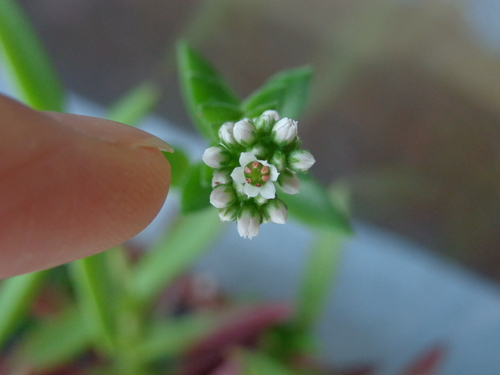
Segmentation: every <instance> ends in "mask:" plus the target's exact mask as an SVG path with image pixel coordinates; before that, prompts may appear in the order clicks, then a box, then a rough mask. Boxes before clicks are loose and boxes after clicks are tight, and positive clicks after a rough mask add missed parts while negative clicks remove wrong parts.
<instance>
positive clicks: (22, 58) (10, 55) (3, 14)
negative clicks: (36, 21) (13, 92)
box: [0, 0, 64, 112]
mask: <svg viewBox="0 0 500 375" xmlns="http://www.w3.org/2000/svg"><path fill="white" fill-rule="evenodd" d="M0 47H2V48H1V50H2V52H3V53H2V55H3V56H4V61H5V62H6V65H7V68H8V69H9V71H10V73H11V76H12V78H14V83H15V85H16V86H17V89H18V90H19V92H20V94H21V98H22V100H23V101H25V102H26V103H27V104H28V105H30V106H31V107H33V108H35V109H39V110H48V111H59V112H60V111H62V110H63V109H64V93H63V90H62V84H61V82H60V81H59V78H58V76H57V74H56V71H55V69H54V68H53V66H52V64H51V62H50V59H49V57H48V55H47V53H46V52H45V50H44V48H43V46H42V44H41V43H40V40H39V39H38V37H37V35H36V33H35V31H34V30H33V28H32V27H31V25H30V22H29V20H28V18H27V17H26V15H25V14H24V12H23V10H22V8H21V7H20V6H19V5H18V4H17V1H15V0H1V1H0Z"/></svg>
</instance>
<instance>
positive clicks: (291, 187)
mask: <svg viewBox="0 0 500 375" xmlns="http://www.w3.org/2000/svg"><path fill="white" fill-rule="evenodd" d="M278 185H279V186H280V188H281V190H283V191H284V192H285V193H287V194H297V193H298V192H300V180H299V178H298V177H297V174H296V173H295V172H292V171H290V170H286V171H285V172H283V173H281V175H280V176H279V178H278Z"/></svg>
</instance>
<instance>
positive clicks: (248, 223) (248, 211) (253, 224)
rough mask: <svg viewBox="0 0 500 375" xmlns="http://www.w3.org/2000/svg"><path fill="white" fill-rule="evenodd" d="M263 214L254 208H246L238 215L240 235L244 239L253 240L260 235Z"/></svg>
mask: <svg viewBox="0 0 500 375" xmlns="http://www.w3.org/2000/svg"><path fill="white" fill-rule="evenodd" d="M261 222H262V216H261V214H260V213H259V212H258V211H257V210H256V209H255V208H253V207H250V206H248V207H244V208H242V209H241V213H240V214H239V215H238V233H239V234H240V236H241V237H243V238H247V237H248V238H249V239H252V237H255V236H256V235H258V234H259V226H260V223H261Z"/></svg>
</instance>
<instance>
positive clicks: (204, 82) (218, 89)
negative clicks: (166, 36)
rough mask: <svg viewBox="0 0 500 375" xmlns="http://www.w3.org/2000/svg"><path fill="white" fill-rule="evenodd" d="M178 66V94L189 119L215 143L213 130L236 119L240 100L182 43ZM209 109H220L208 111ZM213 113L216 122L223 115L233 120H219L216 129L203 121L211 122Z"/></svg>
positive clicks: (178, 46) (219, 76) (214, 71)
mask: <svg viewBox="0 0 500 375" xmlns="http://www.w3.org/2000/svg"><path fill="white" fill-rule="evenodd" d="M177 64H178V69H179V76H180V85H181V90H182V93H183V96H184V101H185V103H186V106H187V109H188V111H189V114H190V115H191V118H192V119H193V121H194V122H195V124H196V125H197V126H198V129H199V130H200V132H201V133H202V134H203V135H204V136H205V137H207V138H208V139H209V140H216V135H217V134H216V132H214V128H215V127H219V126H220V125H221V124H222V123H223V122H224V121H230V120H232V119H238V118H235V117H234V116H235V114H236V113H237V108H238V107H239V104H240V101H239V99H238V98H237V96H236V95H235V94H234V93H233V92H232V90H231V89H230V88H229V86H228V85H227V84H226V82H225V81H224V80H223V78H222V76H221V75H220V74H219V73H218V72H217V71H216V70H215V69H214V68H213V67H212V66H211V65H210V63H208V62H207V61H205V60H204V59H203V57H202V56H201V55H199V54H198V53H197V52H196V51H195V50H193V49H192V48H191V47H189V46H188V45H187V43H185V42H179V43H178V44H177ZM210 106H212V107H217V108H219V109H217V110H216V111H213V110H207V108H209V107H210ZM231 108H232V109H231ZM213 112H215V114H216V115H217V116H216V117H217V118H218V119H220V117H221V116H220V115H221V114H226V113H228V114H231V113H232V118H228V119H223V120H220V123H219V124H218V125H217V124H214V122H213V121H212V120H210V119H208V118H206V117H205V116H209V118H210V115H211V114H213ZM218 121H219V120H218Z"/></svg>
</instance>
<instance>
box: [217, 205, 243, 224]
mask: <svg viewBox="0 0 500 375" xmlns="http://www.w3.org/2000/svg"><path fill="white" fill-rule="evenodd" d="M238 209H239V207H238V206H237V205H231V206H228V207H225V208H222V209H220V210H219V218H220V220H221V221H235V220H236V218H237V216H238Z"/></svg>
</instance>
